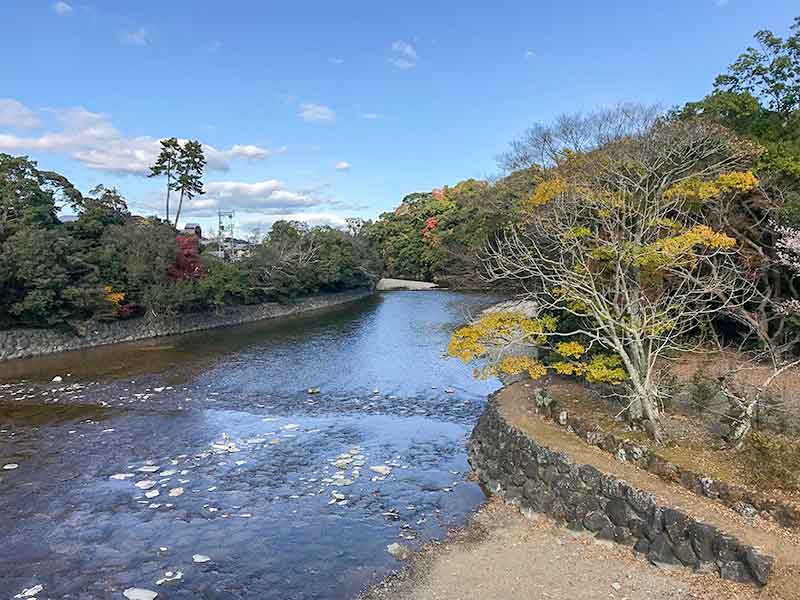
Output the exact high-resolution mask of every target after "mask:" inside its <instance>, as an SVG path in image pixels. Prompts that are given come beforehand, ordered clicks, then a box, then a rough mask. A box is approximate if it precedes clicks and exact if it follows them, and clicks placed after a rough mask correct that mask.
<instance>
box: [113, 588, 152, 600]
mask: <svg viewBox="0 0 800 600" xmlns="http://www.w3.org/2000/svg"><path fill="white" fill-rule="evenodd" d="M122 595H123V596H125V597H126V598H127V599H128V600H154V599H155V598H156V597H158V592H154V591H153V590H146V589H144V588H128V589H126V590H125V591H124V592H122Z"/></svg>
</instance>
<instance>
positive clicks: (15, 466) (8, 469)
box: [3, 463, 19, 471]
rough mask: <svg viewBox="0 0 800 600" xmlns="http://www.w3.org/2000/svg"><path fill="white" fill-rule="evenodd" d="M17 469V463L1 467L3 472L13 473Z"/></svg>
mask: <svg viewBox="0 0 800 600" xmlns="http://www.w3.org/2000/svg"><path fill="white" fill-rule="evenodd" d="M18 467H19V465H18V464H17V463H8V464H7V465H3V471H13V470H14V469H16V468H18Z"/></svg>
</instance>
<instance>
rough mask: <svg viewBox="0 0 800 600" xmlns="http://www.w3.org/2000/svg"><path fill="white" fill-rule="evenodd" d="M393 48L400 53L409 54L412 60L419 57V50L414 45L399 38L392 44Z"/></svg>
mask: <svg viewBox="0 0 800 600" xmlns="http://www.w3.org/2000/svg"><path fill="white" fill-rule="evenodd" d="M392 50H394V51H395V52H397V53H398V54H401V55H403V56H407V57H408V58H410V59H411V60H416V59H417V51H416V50H415V49H414V46H412V45H411V44H409V43H408V42H404V41H402V40H397V41H396V42H394V43H393V44H392Z"/></svg>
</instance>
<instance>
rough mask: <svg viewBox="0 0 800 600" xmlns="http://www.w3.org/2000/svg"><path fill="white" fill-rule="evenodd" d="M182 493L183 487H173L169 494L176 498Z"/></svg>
mask: <svg viewBox="0 0 800 600" xmlns="http://www.w3.org/2000/svg"><path fill="white" fill-rule="evenodd" d="M181 494H183V488H182V487H176V488H172V489H171V490H170V491H169V495H170V496H172V497H173V498H175V497H177V496H180V495H181Z"/></svg>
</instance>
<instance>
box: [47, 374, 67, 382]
mask: <svg viewBox="0 0 800 600" xmlns="http://www.w3.org/2000/svg"><path fill="white" fill-rule="evenodd" d="M50 381H52V382H53V383H61V382H62V381H64V378H63V377H61V375H56V376H55V377H53V378H52V379H51V380H50Z"/></svg>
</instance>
